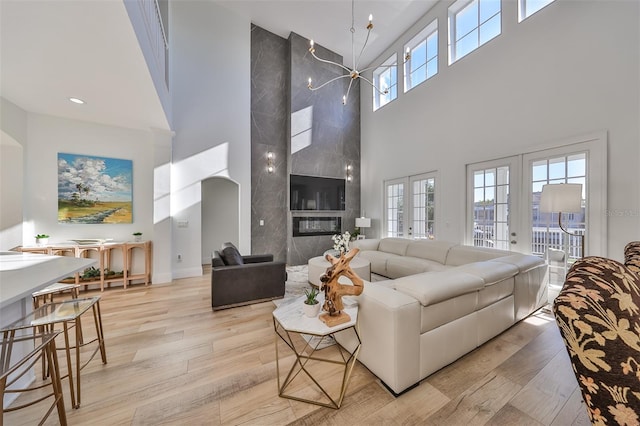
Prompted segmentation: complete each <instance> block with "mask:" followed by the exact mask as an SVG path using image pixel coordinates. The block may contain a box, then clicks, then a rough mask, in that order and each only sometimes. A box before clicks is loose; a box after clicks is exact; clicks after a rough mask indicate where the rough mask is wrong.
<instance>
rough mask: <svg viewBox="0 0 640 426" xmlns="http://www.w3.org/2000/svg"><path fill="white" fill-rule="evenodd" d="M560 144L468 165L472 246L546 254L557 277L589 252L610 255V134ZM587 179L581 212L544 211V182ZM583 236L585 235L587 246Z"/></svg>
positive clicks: (468, 239)
mask: <svg viewBox="0 0 640 426" xmlns="http://www.w3.org/2000/svg"><path fill="white" fill-rule="evenodd" d="M565 142H566V143H565V144H561V145H560V146H557V147H554V148H549V149H544V150H539V151H535V152H530V153H526V154H521V155H516V156H512V157H508V158H502V159H497V160H492V161H486V162H482V163H474V164H469V165H467V229H466V238H465V243H466V244H468V245H474V246H481V247H493V248H498V249H503V250H513V251H519V252H522V253H530V254H534V255H538V256H541V257H544V258H545V259H547V260H548V261H549V264H550V266H555V267H556V269H553V268H552V270H551V272H552V274H553V275H554V276H552V277H551V278H552V280H553V279H554V277H555V281H556V282H562V281H563V280H564V273H565V272H566V270H567V267H568V266H570V264H571V263H572V262H574V261H575V260H576V259H577V258H579V257H582V256H584V255H585V253H587V254H589V255H600V256H606V218H605V217H604V216H605V215H603V214H601V212H602V211H605V207H606V162H607V160H606V134H604V133H597V134H594V135H589V136H584V137H579V138H574V139H573V140H571V141H565ZM556 183H580V184H582V205H583V210H582V212H581V213H576V214H563V215H562V218H561V220H562V224H563V226H564V227H565V228H566V229H568V231H569V232H570V233H571V234H573V236H571V235H568V234H566V233H564V232H563V231H562V230H561V229H560V227H559V225H558V214H557V213H541V212H540V211H539V204H540V195H541V192H542V187H543V186H544V185H545V184H556ZM579 235H586V237H587V238H586V244H585V246H586V247H581V246H580V241H581V240H580V237H579Z"/></svg>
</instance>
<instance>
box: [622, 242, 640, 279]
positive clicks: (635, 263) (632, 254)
mask: <svg viewBox="0 0 640 426" xmlns="http://www.w3.org/2000/svg"><path fill="white" fill-rule="evenodd" d="M624 264H625V265H627V268H629V269H631V270H632V271H633V272H635V273H636V274H640V241H632V242H630V243H629V244H627V246H626V247H625V248H624Z"/></svg>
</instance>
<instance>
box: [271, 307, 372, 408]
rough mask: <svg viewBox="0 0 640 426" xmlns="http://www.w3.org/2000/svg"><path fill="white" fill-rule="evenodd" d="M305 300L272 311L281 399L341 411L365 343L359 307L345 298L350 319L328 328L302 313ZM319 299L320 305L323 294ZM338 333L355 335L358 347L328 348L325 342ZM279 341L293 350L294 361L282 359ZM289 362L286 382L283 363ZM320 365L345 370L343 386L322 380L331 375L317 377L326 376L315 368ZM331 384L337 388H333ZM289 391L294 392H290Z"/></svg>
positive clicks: (345, 310)
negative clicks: (359, 326)
mask: <svg viewBox="0 0 640 426" xmlns="http://www.w3.org/2000/svg"><path fill="white" fill-rule="evenodd" d="M304 299H305V297H304V296H302V297H297V298H291V299H288V300H285V301H283V303H282V304H281V305H280V306H279V307H278V308H276V309H275V310H274V311H273V327H274V330H275V332H276V369H277V377H278V395H279V396H280V397H282V398H288V399H293V400H296V401H302V402H308V403H310V404H316V405H321V406H323V407H328V408H335V409H338V408H340V406H341V405H342V400H343V398H344V395H345V393H346V390H347V385H348V383H349V379H350V377H351V372H352V371H353V367H354V365H355V363H356V359H357V357H358V352H360V346H361V344H362V342H361V341H360V335H359V333H358V304H357V302H355V301H353V300H350V299H343V301H344V303H345V309H344V312H346V313H347V314H349V316H350V317H351V320H350V321H349V322H346V323H343V324H339V325H336V326H335V327H328V326H327V325H326V324H325V323H324V322H322V321H320V319H319V318H318V317H313V318H309V317H307V316H305V315H304V313H303V312H302V304H303V301H304ZM318 300H319V301H320V303H323V302H324V300H323V297H322V295H321V297H319V298H318ZM336 333H354V335H355V342H357V343H356V344H355V347H353V348H348V349H347V348H344V347H342V346H341V345H339V344H335V345H331V346H328V347H325V346H324V345H323V341H324V340H325V339H328V338H331V337H333V335H334V334H336ZM304 335H306V336H316V337H317V338H316V339H305V338H304ZM280 340H282V342H284V343H285V344H286V346H288V347H289V349H291V351H292V352H293V353H294V355H295V360H294V359H293V358H292V357H291V356H290V355H289V354H286V355H283V356H282V357H281V356H280V351H279V349H278V346H282V343H281V342H280ZM287 361H288V362H289V363H291V367H290V369H289V372H288V374H287V375H286V377H285V378H284V380H281V377H280V376H281V374H280V364H281V363H282V364H285V363H286V362H287ZM318 364H328V365H333V366H340V368H344V371H343V373H342V383H341V385H340V386H339V387H337V386H335V385H336V383H332V382H331V381H329V382H325V380H323V379H325V378H329V379H330V378H331V375H330V374H326V376H323V377H317V373H316V372H317V371H325V373H326V369H324V368H320V369H319V370H318V369H316V368H315V367H317V366H318ZM336 368H337V367H336ZM301 373H303V374H301ZM314 374H315V375H314ZM334 382H335V381H334ZM332 384H333V385H334V386H331V385H332ZM336 387H337V388H338V389H336ZM289 390H291V391H293V393H289V392H288V391H289ZM303 395H307V396H308V395H315V396H314V397H315V398H317V399H309V398H305V397H303Z"/></svg>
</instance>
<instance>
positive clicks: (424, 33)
mask: <svg viewBox="0 0 640 426" xmlns="http://www.w3.org/2000/svg"><path fill="white" fill-rule="evenodd" d="M432 37H435V38H436V42H435V47H436V48H435V55H433V56H432V57H431V59H429V52H430V50H429V49H428V46H429V39H430V38H432ZM438 37H439V33H438V18H436V19H434V20H433V21H431V22H430V23H429V25H427V26H426V27H424V28H423V29H422V30H421V31H420V32H419V33H418V34H417V35H415V36H414V37H413V38H412V39H411V40H409V41H408V42H407V43H406V44H405V45H404V50H403V52H405V63H404V67H403V68H404V92H405V93H407V92H408V91H409V90H411V89H413V88H415V87H418V86H419V85H421V84H422V83H424V82H425V81H427V80H429V79H430V78H431V77H434V76H436V75H437V74H438V57H439V46H438ZM422 43H424V44H425V62H424V63H422V64H421V65H420V67H425V72H424V73H425V78H424V80H422V81H420V82H418V83H415V84H414V83H413V82H412V77H411V75H412V74H413V73H412V72H411V66H412V64H413V57H414V55H413V51H414V50H415V48H416V47H418V46H420V45H421V44H422ZM432 62H433V63H435V72H434V73H433V74H432V75H429V74H428V70H429V68H428V66H429V64H430V63H432ZM420 67H419V68H420ZM414 72H415V70H414Z"/></svg>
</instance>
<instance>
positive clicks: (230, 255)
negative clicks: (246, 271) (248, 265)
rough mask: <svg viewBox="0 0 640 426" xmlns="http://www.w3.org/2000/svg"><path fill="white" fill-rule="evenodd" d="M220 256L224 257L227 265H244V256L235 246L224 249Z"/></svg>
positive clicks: (223, 259)
mask: <svg viewBox="0 0 640 426" xmlns="http://www.w3.org/2000/svg"><path fill="white" fill-rule="evenodd" d="M229 244H231V243H229ZM220 254H221V257H222V261H223V262H224V263H225V264H226V265H243V264H244V261H243V260H242V256H241V255H240V252H239V251H238V249H237V248H236V247H235V246H234V245H233V244H231V245H229V246H227V247H225V248H223V249H222V252H221V253H220Z"/></svg>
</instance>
